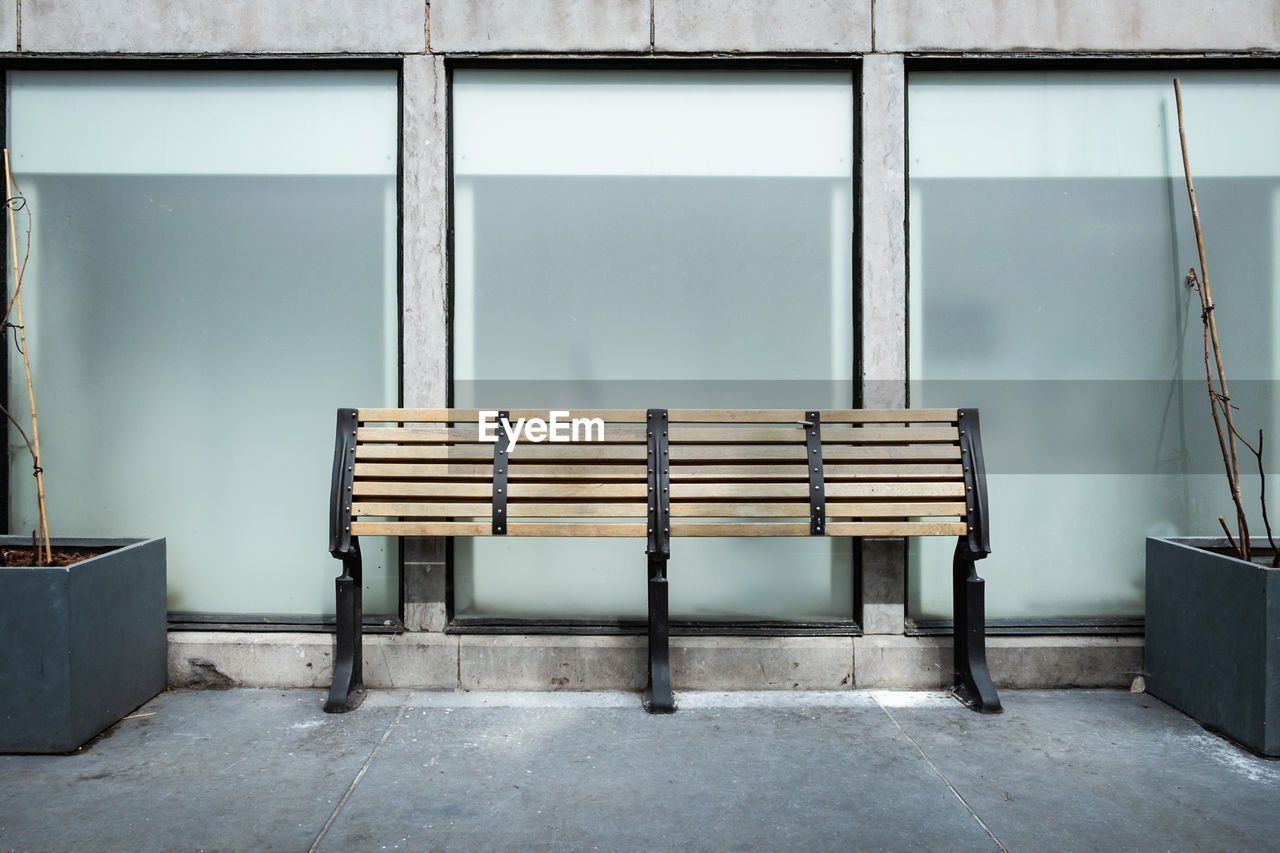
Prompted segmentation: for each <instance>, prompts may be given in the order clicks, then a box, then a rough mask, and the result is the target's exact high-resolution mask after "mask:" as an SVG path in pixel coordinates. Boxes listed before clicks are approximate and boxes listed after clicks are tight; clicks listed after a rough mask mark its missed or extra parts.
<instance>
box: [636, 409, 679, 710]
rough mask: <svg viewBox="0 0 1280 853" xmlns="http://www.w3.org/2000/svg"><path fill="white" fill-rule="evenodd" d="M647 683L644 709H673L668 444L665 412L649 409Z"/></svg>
mask: <svg viewBox="0 0 1280 853" xmlns="http://www.w3.org/2000/svg"><path fill="white" fill-rule="evenodd" d="M645 429H646V430H647V431H648V433H649V436H648V444H649V454H648V466H649V477H648V483H649V494H648V504H649V519H648V529H649V534H648V547H647V548H646V549H645V554H647V555H648V557H649V684H648V686H647V687H645V691H644V708H645V710H646V711H648V712H649V713H650V714H670V713H673V712H674V711H675V710H676V700H675V696H674V695H673V694H672V692H671V657H670V639H671V619H670V614H669V610H668V606H667V560H668V559H670V557H671V461H670V458H669V451H668V441H667V410H666V409H649V411H648V413H647V415H646V418H645Z"/></svg>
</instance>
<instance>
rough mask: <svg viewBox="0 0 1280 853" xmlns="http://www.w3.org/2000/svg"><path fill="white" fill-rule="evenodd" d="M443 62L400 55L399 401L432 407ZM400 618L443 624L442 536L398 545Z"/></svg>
mask: <svg viewBox="0 0 1280 853" xmlns="http://www.w3.org/2000/svg"><path fill="white" fill-rule="evenodd" d="M447 95H448V92H447V85H446V76H445V70H444V60H443V59H441V58H440V57H438V56H407V57H405V60H404V124H403V128H402V133H403V143H402V144H403V149H402V154H401V157H402V159H403V165H404V186H403V190H402V192H403V213H402V216H403V222H402V224H401V228H402V234H403V247H404V248H403V256H402V257H403V261H402V262H403V265H404V269H403V273H402V275H403V282H404V306H403V313H402V320H401V322H402V324H403V328H402V331H401V334H402V347H403V351H404V356H403V358H404V362H403V369H404V379H403V387H404V404H405V405H406V406H409V407H412V408H434V407H441V406H444V405H445V402H446V401H447V399H448V382H449V371H448V354H449V348H448V329H449V325H448V316H449V313H448V312H449V306H448V304H447V294H448V288H447V282H448V257H447V246H448V244H447V237H448V235H447V222H448V203H447V200H448V186H447V182H448V163H447V161H446V157H447V152H446V150H445V138H446V135H447V131H448V128H447V118H446V117H447V112H446V109H445V106H446V103H445V102H446V98H447ZM404 548H405V551H404V621H405V627H406V628H408V629H409V630H411V631H441V630H443V629H444V626H445V622H446V610H445V549H444V540H443V539H438V538H437V539H413V540H408V541H406V542H405V543H404Z"/></svg>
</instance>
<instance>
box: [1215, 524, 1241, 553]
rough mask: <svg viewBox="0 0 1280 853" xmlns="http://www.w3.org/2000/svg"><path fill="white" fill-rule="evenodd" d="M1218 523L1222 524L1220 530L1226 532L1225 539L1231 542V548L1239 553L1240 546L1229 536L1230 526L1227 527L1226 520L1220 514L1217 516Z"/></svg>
mask: <svg viewBox="0 0 1280 853" xmlns="http://www.w3.org/2000/svg"><path fill="white" fill-rule="evenodd" d="M1218 524H1220V525H1221V526H1222V532H1223V533H1225V534H1227V541H1228V542H1230V543H1231V549H1232V550H1233V551H1235V552H1237V553H1239V551H1240V546H1239V545H1237V544H1236V540H1234V539H1232V538H1231V528H1229V527H1227V520H1226V519H1225V518H1223V517H1222V516H1218Z"/></svg>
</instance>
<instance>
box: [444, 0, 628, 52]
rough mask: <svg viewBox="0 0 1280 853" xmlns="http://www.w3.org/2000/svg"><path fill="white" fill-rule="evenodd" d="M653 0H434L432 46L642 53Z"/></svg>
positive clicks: (456, 49)
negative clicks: (587, 1) (580, 0)
mask: <svg viewBox="0 0 1280 853" xmlns="http://www.w3.org/2000/svg"><path fill="white" fill-rule="evenodd" d="M648 49H649V0H592V1H591V2H589V3H584V2H579V0H432V3H431V50H432V51H433V52H435V53H487V52H497V51H546V52H566V53H582V52H588V51H625V52H639V51H647V50H648Z"/></svg>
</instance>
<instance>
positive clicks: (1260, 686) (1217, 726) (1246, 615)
mask: <svg viewBox="0 0 1280 853" xmlns="http://www.w3.org/2000/svg"><path fill="white" fill-rule="evenodd" d="M1226 546H1227V542H1226V540H1225V539H1213V538H1187V539H1155V538H1149V539H1147V638H1146V667H1145V668H1146V671H1147V676H1146V680H1147V689H1148V691H1150V692H1151V693H1152V694H1153V695H1155V696H1156V697H1158V698H1160V699H1162V700H1164V701H1165V702H1168V703H1169V704H1170V705H1172V706H1174V707H1175V708H1177V709H1179V710H1181V711H1183V712H1185V713H1187V714H1189V715H1190V716H1192V717H1194V718H1195V719H1196V720H1198V721H1199V722H1201V723H1203V724H1204V725H1206V726H1208V727H1209V728H1211V729H1214V730H1216V731H1219V732H1221V733H1223V734H1225V735H1227V736H1228V737H1230V738H1232V739H1233V740H1236V741H1239V742H1240V743H1241V744H1243V745H1245V746H1246V747H1248V748H1249V749H1252V750H1253V751H1255V752H1258V753H1261V754H1262V755H1268V756H1280V569H1272V568H1268V567H1266V566H1259V565H1255V564H1252V563H1246V562H1244V561H1243V560H1239V559H1236V558H1235V557H1232V556H1227V555H1226V554H1222V553H1215V552H1213V551H1208V550H1205V548H1208V547H1226ZM1253 547H1254V548H1255V550H1257V549H1263V548H1267V547H1268V546H1267V543H1266V540H1257V539H1254V540H1253Z"/></svg>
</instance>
